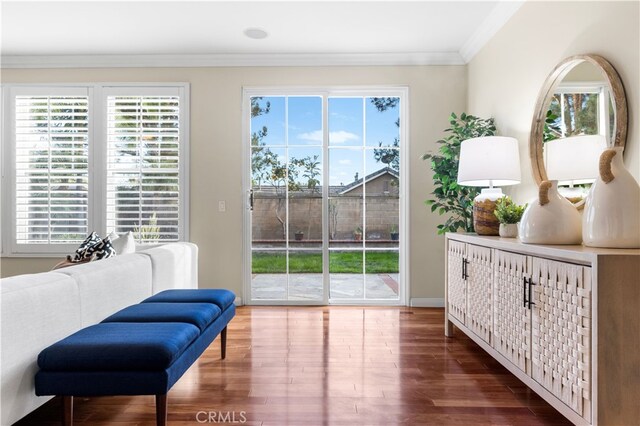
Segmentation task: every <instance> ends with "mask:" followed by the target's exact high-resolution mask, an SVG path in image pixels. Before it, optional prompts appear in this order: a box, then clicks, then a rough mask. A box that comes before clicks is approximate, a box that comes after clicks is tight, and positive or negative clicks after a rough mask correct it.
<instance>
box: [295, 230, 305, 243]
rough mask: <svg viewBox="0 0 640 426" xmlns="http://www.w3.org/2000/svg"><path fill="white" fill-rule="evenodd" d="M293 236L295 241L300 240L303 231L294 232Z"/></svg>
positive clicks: (302, 236)
mask: <svg viewBox="0 0 640 426" xmlns="http://www.w3.org/2000/svg"><path fill="white" fill-rule="evenodd" d="M295 238H296V241H302V239H303V238H304V232H296V233H295Z"/></svg>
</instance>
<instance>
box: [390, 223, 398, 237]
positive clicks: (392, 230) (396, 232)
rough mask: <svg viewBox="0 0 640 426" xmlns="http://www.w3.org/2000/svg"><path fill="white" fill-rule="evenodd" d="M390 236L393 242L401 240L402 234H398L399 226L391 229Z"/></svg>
mask: <svg viewBox="0 0 640 426" xmlns="http://www.w3.org/2000/svg"><path fill="white" fill-rule="evenodd" d="M389 236H390V237H391V241H398V239H399V238H400V234H399V233H398V225H396V224H393V225H391V228H390V229H389Z"/></svg>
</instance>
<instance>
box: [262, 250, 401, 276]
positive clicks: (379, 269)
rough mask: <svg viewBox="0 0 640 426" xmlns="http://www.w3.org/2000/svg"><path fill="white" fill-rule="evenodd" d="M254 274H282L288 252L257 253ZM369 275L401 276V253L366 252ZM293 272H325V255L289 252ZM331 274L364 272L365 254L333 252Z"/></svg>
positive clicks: (330, 257)
mask: <svg viewBox="0 0 640 426" xmlns="http://www.w3.org/2000/svg"><path fill="white" fill-rule="evenodd" d="M251 266H252V268H251V269H252V272H253V273H254V274H281V273H285V272H286V271H287V268H286V256H285V254H284V253H268V252H254V253H253V261H252V265H251ZM365 269H366V270H365V273H367V274H380V273H397V272H398V252H397V251H369V252H367V253H366V268H365ZM289 272H290V273H315V274H321V273H322V253H300V252H297V253H296V252H293V253H289ZM329 272H330V273H349V274H361V273H362V252H357V251H332V252H329Z"/></svg>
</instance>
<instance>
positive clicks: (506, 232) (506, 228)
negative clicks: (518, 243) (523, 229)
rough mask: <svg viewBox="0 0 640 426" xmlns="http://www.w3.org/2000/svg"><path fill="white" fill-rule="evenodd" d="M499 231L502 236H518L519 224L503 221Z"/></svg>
mask: <svg viewBox="0 0 640 426" xmlns="http://www.w3.org/2000/svg"><path fill="white" fill-rule="evenodd" d="M499 232H500V236H501V237H502V238H516V237H517V236H518V224H517V223H501V224H500V230H499Z"/></svg>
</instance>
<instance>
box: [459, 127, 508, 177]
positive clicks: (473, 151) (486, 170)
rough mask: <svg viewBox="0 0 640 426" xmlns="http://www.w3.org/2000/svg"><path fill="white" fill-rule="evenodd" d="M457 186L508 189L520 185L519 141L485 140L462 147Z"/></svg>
mask: <svg viewBox="0 0 640 426" xmlns="http://www.w3.org/2000/svg"><path fill="white" fill-rule="evenodd" d="M458 183H459V184H460V185H465V186H505V185H516V184H518V183H520V153H519V151H518V140H517V139H515V138H509V137H504V136H484V137H480V138H472V139H467V140H466V141H463V142H462V144H461V145H460V163H459V164H458Z"/></svg>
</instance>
